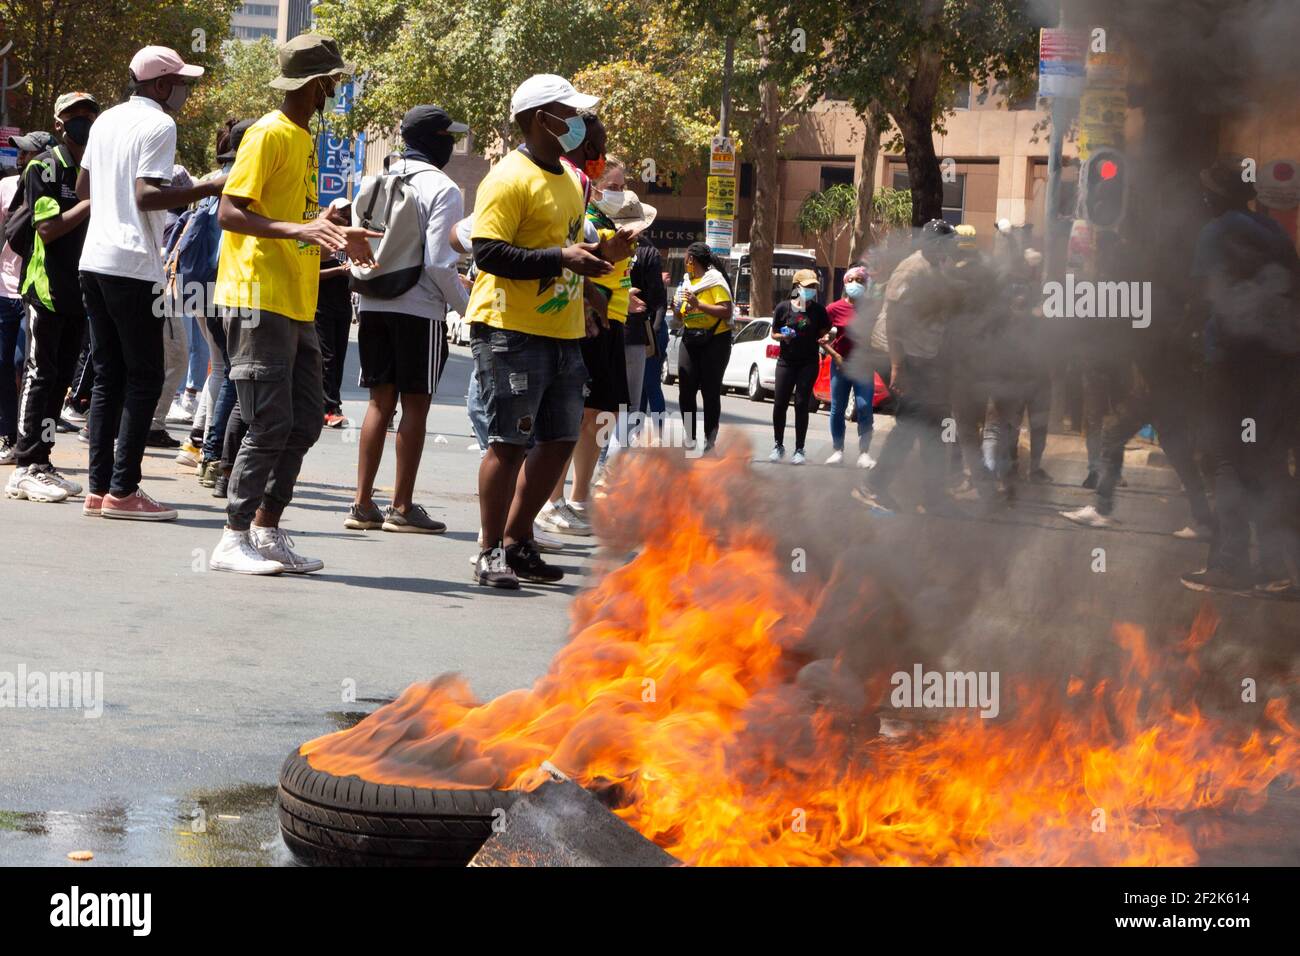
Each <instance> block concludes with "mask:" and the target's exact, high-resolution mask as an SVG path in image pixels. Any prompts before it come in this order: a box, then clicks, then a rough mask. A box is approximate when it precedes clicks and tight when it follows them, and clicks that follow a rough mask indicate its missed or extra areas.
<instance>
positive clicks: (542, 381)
mask: <svg viewBox="0 0 1300 956" xmlns="http://www.w3.org/2000/svg"><path fill="white" fill-rule="evenodd" d="M470 348H471V349H472V350H473V352H474V366H475V369H476V370H477V372H478V382H479V391H480V395H481V397H482V400H483V408H484V410H485V412H486V413H487V425H488V441H489V442H505V443H507V444H510V445H529V444H531V443H532V442H534V441H539V442H544V441H577V440H578V432H579V431H580V429H581V427H582V405H583V390H584V389H585V388H586V383H587V378H588V376H587V367H586V365H584V364H583V361H582V350H581V348H579V346H578V340H577V339H553V338H550V337H548V336H544V335H530V334H528V333H527V332H515V331H512V330H510V329H497V328H493V327H492V326H489V325H485V324H483V323H482V322H475V323H474V324H473V325H472V326H471V332H470Z"/></svg>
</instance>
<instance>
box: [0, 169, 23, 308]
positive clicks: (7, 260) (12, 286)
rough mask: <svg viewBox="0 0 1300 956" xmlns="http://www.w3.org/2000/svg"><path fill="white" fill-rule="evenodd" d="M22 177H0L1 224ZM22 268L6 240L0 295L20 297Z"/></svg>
mask: <svg viewBox="0 0 1300 956" xmlns="http://www.w3.org/2000/svg"><path fill="white" fill-rule="evenodd" d="M21 178H22V176H21V175H20V176H6V177H5V178H4V179H0V226H2V225H4V221H5V218H6V216H7V215H8V210H9V204H10V203H11V202H13V201H14V193H15V192H17V191H18V180H20V179H21ZM0 242H3V240H0ZM21 268H22V262H21V260H20V259H19V258H18V253H16V252H14V251H13V250H12V249H10V248H9V243H7V242H4V243H3V246H0V296H4V297H5V298H6V299H17V298H19V295H18V289H19V287H20V285H21V283H22V276H20V275H19V274H18V273H19V270H20V269H21Z"/></svg>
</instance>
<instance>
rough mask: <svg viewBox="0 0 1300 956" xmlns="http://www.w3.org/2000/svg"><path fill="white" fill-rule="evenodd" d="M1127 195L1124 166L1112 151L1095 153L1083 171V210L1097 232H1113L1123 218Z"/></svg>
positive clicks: (1126, 167)
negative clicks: (1101, 230)
mask: <svg viewBox="0 0 1300 956" xmlns="http://www.w3.org/2000/svg"><path fill="white" fill-rule="evenodd" d="M1127 193H1128V162H1127V160H1126V159H1125V158H1124V155H1123V154H1122V153H1120V152H1119V150H1115V149H1098V150H1095V151H1094V152H1093V153H1092V155H1090V156H1089V157H1088V162H1087V165H1086V166H1085V167H1084V170H1083V209H1084V216H1085V217H1086V218H1087V220H1088V221H1089V222H1090V223H1092V224H1093V225H1094V226H1096V227H1097V228H1099V229H1114V228H1115V227H1116V226H1118V225H1119V223H1120V220H1122V219H1123V218H1124V207H1125V204H1126V202H1127Z"/></svg>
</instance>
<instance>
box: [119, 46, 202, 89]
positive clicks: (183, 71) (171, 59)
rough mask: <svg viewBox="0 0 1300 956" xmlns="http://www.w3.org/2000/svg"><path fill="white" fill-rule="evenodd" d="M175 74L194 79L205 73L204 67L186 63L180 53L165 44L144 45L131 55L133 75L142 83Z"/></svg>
mask: <svg viewBox="0 0 1300 956" xmlns="http://www.w3.org/2000/svg"><path fill="white" fill-rule="evenodd" d="M173 74H179V75H180V76H184V77H187V78H189V79H193V78H195V77H199V76H202V75H203V67H201V66H193V65H191V64H189V63H186V62H185V61H184V60H182V59H181V55H180V54H179V53H177V52H176V51H175V50H173V49H171V48H170V47H165V46H147V47H143V48H142V49H140V50H139V51H138V52H137V53H136V55H135V56H133V57H131V75H132V76H134V77H135V78H136V79H137V80H139V81H140V82H142V83H143V82H144V81H146V80H156V79H157V78H158V77H160V76H171V75H173Z"/></svg>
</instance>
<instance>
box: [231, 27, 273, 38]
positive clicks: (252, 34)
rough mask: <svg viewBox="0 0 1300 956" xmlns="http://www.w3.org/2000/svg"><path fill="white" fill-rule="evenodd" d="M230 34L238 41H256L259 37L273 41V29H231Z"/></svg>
mask: <svg viewBox="0 0 1300 956" xmlns="http://www.w3.org/2000/svg"><path fill="white" fill-rule="evenodd" d="M230 32H231V34H232V35H233V36H235V37H236V38H237V39H240V40H256V39H259V38H260V37H270V38H271V39H272V40H274V39H275V27H241V26H236V27H231V28H230Z"/></svg>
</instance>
